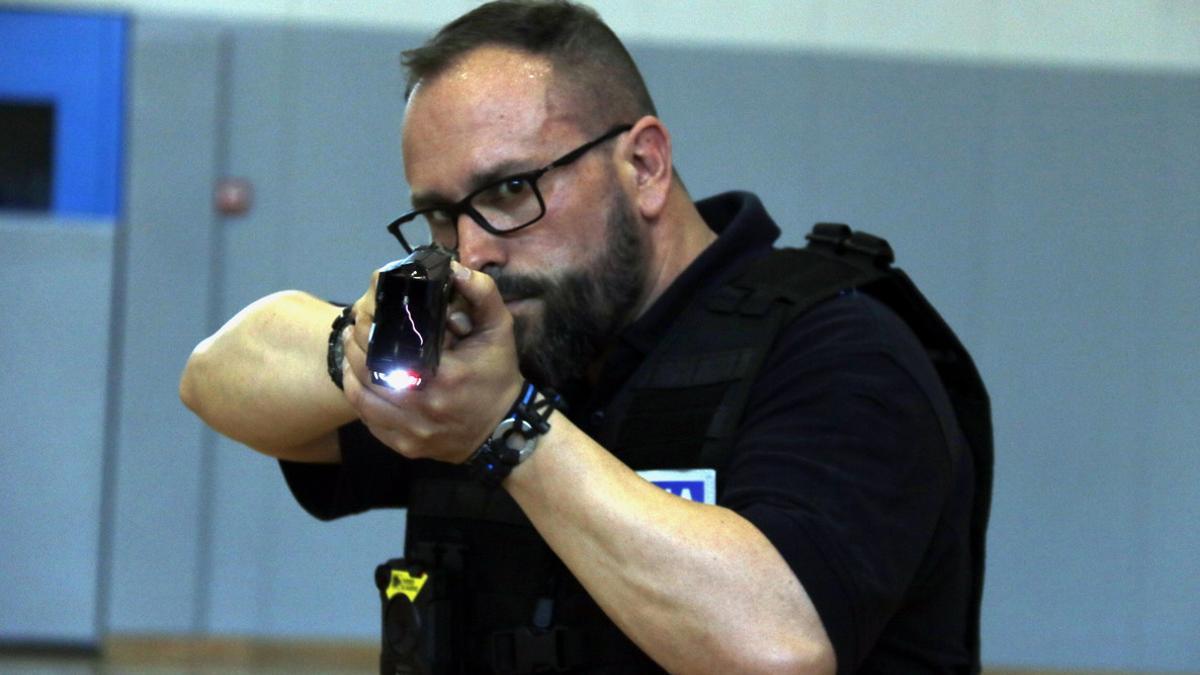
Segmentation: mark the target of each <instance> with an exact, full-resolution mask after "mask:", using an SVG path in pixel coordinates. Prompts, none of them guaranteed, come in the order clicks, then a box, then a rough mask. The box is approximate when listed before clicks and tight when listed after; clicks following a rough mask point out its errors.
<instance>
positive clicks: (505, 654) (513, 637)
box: [491, 627, 567, 674]
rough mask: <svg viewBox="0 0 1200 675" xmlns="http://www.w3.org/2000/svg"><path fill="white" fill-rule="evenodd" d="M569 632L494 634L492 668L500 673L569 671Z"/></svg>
mask: <svg viewBox="0 0 1200 675" xmlns="http://www.w3.org/2000/svg"><path fill="white" fill-rule="evenodd" d="M566 641H567V629H565V628H562V627H554V628H551V629H549V630H539V631H534V630H532V629H530V628H528V627H521V628H517V629H514V630H502V631H496V632H495V633H492V654H491V656H492V668H493V669H495V671H496V672H497V673H514V674H515V673H533V672H545V671H546V670H551V671H555V672H562V671H564V670H566V669H567V658H566Z"/></svg>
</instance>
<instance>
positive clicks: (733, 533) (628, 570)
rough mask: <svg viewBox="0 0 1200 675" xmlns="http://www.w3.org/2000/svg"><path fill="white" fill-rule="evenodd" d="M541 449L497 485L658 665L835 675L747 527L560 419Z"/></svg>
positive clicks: (814, 622)
mask: <svg viewBox="0 0 1200 675" xmlns="http://www.w3.org/2000/svg"><path fill="white" fill-rule="evenodd" d="M554 427H557V428H554ZM543 442H544V447H543V446H542V445H539V447H538V450H537V452H535V453H534V455H533V457H531V458H530V460H529V461H528V462H526V463H524V464H522V465H521V466H518V467H517V468H516V469H515V470H514V471H513V473H512V475H511V476H510V477H509V478H508V479H507V481H506V482H505V487H506V488H507V489H508V490H509V492H510V493H511V494H512V495H513V497H514V498H515V499H516V501H517V503H518V504H520V505H521V507H522V508H523V509H524V510H525V512H526V514H527V515H528V516H529V517H530V520H531V521H532V522H533V524H534V526H535V527H537V529H538V531H539V532H540V533H541V534H542V536H543V537H544V538H545V539H546V541H547V543H549V544H550V546H551V548H553V549H554V551H555V552H556V553H557V554H558V555H559V557H561V558H562V559H563V561H564V562H565V563H566V564H567V566H568V567H569V568H570V569H571V571H572V573H573V574H575V576H576V577H577V578H579V580H580V581H581V582H582V583H583V585H584V587H585V588H587V590H588V592H589V593H590V594H591V595H592V597H593V598H594V599H595V600H596V601H597V602H598V603H599V604H600V606H601V607H602V608H603V609H604V611H605V612H606V613H607V614H608V615H609V617H610V618H612V619H613V621H614V622H616V624H617V625H618V626H619V627H620V628H621V630H623V631H624V632H625V633H626V634H627V635H629V636H630V638H632V639H633V640H634V641H635V642H636V643H638V645H639V646H640V647H641V648H642V649H643V650H645V651H646V652H647V653H648V654H649V655H650V656H651V657H653V658H654V659H655V660H656V661H658V662H659V664H660V665H663V666H664V667H666V668H667V669H668V670H671V671H672V672H739V673H750V672H770V673H782V672H788V673H792V672H805V673H826V672H833V670H834V666H835V661H834V654H833V651H832V647H831V645H830V644H829V639H828V637H827V636H826V634H825V629H824V627H823V625H822V623H821V620H820V618H819V616H818V615H817V613H816V610H815V608H814V607H813V605H812V602H811V600H810V599H809V597H808V595H807V593H806V592H805V591H804V588H803V587H802V586H801V584H800V582H799V581H798V580H797V579H796V577H795V575H794V574H793V573H792V571H791V569H790V568H789V567H788V565H787V563H786V562H785V561H784V560H783V558H782V557H781V556H780V555H779V553H778V552H777V551H776V550H775V548H774V547H773V546H772V545H771V543H770V542H769V541H768V540H767V539H766V537H765V536H763V535H762V533H761V532H759V531H758V529H757V528H755V527H754V526H753V525H751V524H750V523H749V522H748V521H746V520H745V519H744V518H742V517H741V516H739V515H738V514H736V513H734V512H732V511H730V510H728V509H724V508H721V507H716V506H706V505H701V504H695V503H692V502H689V501H687V500H683V499H681V498H679V497H675V496H673V495H670V494H669V493H667V492H665V491H663V490H661V489H659V488H657V487H654V486H653V485H651V484H650V483H647V482H646V481H644V480H642V479H641V478H639V477H638V476H637V475H636V474H634V473H633V472H632V471H631V470H629V469H628V467H625V466H624V465H623V464H621V463H620V462H619V461H617V460H616V458H614V457H612V455H610V454H609V453H608V452H607V451H605V450H604V449H603V448H601V447H599V446H598V445H596V444H595V443H594V441H592V440H591V439H590V438H587V436H586V435H584V434H583V433H582V432H580V431H579V430H578V429H576V428H574V427H573V426H571V425H570V423H569V422H568V421H567V420H566V419H565V418H564V417H563V416H561V415H559V416H556V417H555V418H554V419H553V426H552V430H551V434H550V435H548V436H547V437H545V438H544V439H543Z"/></svg>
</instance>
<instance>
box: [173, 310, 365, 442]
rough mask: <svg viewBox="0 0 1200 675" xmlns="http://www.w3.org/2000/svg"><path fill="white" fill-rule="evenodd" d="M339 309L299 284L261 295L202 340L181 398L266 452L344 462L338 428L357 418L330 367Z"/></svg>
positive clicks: (190, 363)
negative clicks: (331, 329)
mask: <svg viewBox="0 0 1200 675" xmlns="http://www.w3.org/2000/svg"><path fill="white" fill-rule="evenodd" d="M338 311H339V310H338V308H337V307H334V306H332V305H330V304H329V303H327V302H324V301H323V300H320V299H318V298H315V297H313V296H311V295H308V294H305V293H301V292H298V291H282V292H279V293H275V294H273V295H270V296H267V297H265V298H262V299H261V300H258V301H257V302H255V303H253V304H251V305H250V306H248V307H246V308H245V309H243V310H242V311H241V312H239V313H238V314H237V315H236V316H234V317H233V318H232V319H230V320H229V321H228V322H227V323H226V324H225V325H224V326H222V327H221V328H220V330H218V331H217V332H216V333H214V334H213V335H212V336H211V337H209V338H207V339H205V340H204V341H203V342H201V343H200V344H199V345H197V346H196V349H195V350H193V352H192V354H191V356H190V357H189V358H188V362H187V366H186V367H185V369H184V372H183V377H182V378H181V380H180V383H179V394H180V398H181V399H182V400H183V402H184V403H185V404H186V405H187V406H188V407H189V408H191V409H192V410H193V411H194V412H195V413H196V414H197V415H199V416H200V417H201V419H203V420H204V421H205V422H207V423H208V424H209V425H210V426H212V427H213V428H214V429H216V430H217V431H219V432H220V433H222V434H224V435H226V436H229V437H230V438H232V439H234V440H236V441H239V442H241V443H245V444H246V445H248V446H250V447H252V448H254V449H256V450H258V451H260V452H263V453H266V454H268V455H271V456H274V457H281V458H285V459H293V460H296V461H309V462H334V461H338V460H339V453H338V449H337V439H336V430H337V428H338V427H339V426H341V425H342V424H345V423H346V422H349V421H351V420H353V419H355V417H356V415H355V413H354V409H353V408H351V407H350V405H349V404H348V403H347V402H346V400H345V398H344V397H343V396H342V393H341V392H340V391H339V390H338V389H337V388H336V387H335V386H334V385H333V383H332V382H331V381H330V379H329V374H328V372H327V370H326V366H325V352H326V349H327V345H328V339H329V327H330V324H331V323H332V322H333V319H334V317H336V316H337V313H338Z"/></svg>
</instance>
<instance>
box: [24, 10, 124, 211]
mask: <svg viewBox="0 0 1200 675" xmlns="http://www.w3.org/2000/svg"><path fill="white" fill-rule="evenodd" d="M125 34H126V20H125V18H124V17H122V16H118V15H98V14H58V13H44V12H23V11H12V10H0V99H10V100H16V101H26V102H52V103H53V104H54V106H55V117H56V127H57V131H56V138H55V150H54V178H53V181H54V183H53V184H54V194H53V199H52V208H51V211H52V213H53V214H55V215H61V216H83V217H96V218H107V219H111V218H115V217H116V216H117V215H118V213H119V211H120V193H121V180H120V177H121V168H122V167H121V129H122V121H123V119H122V118H123V114H124V113H123V110H124V90H123V82H124V61H125Z"/></svg>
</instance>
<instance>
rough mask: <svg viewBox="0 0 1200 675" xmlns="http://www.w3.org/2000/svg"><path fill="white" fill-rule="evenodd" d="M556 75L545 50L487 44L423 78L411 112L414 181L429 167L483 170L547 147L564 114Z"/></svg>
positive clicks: (408, 162)
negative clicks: (557, 100) (553, 92)
mask: <svg viewBox="0 0 1200 675" xmlns="http://www.w3.org/2000/svg"><path fill="white" fill-rule="evenodd" d="M552 76H553V67H552V66H551V64H550V62H549V61H548V60H546V59H544V58H542V57H537V56H533V55H530V54H527V53H523V52H519V51H516V50H512V49H504V48H496V47H484V48H480V49H476V50H474V51H472V52H469V53H468V54H466V55H465V56H463V57H460V58H459V59H458V60H457V61H456V62H454V63H453V64H451V65H450V66H449V67H448V68H447V69H446V70H444V71H443V72H441V73H439V74H438V75H436V76H434V77H433V78H432V79H430V80H428V81H424V80H423V81H421V82H419V83H418V84H417V86H416V87H415V88H414V89H413V91H412V95H411V96H410V97H409V101H408V106H407V109H406V112H405V118H404V129H403V146H404V164H405V171H406V173H407V174H408V179H409V183H410V184H413V187H414V188H417V187H418V185H417V183H424V182H428V179H427V174H428V173H429V172H433V173H434V174H435V175H438V176H441V177H446V176H447V174H449V173H454V172H455V171H459V170H465V169H467V168H468V167H466V166H464V165H471V166H470V167H469V168H470V170H479V169H483V168H487V167H486V166H485V165H487V164H488V163H498V162H506V161H513V160H515V159H518V158H520V157H522V156H525V157H528V156H529V152H530V151H531V150H535V149H537V148H538V147H541V146H543V145H544V141H545V139H546V136H547V135H548V134H549V133H551V131H552V129H553V127H556V126H558V123H559V122H561V121H562V120H561V118H562V117H563V115H562V112H563V111H561V110H556V108H558V107H560V106H556V105H555V104H554V103H553V101H552V99H553V98H554V97H552V96H550V95H549V93H550V87H551V82H552ZM522 153H524V155H522ZM531 159H532V157H531Z"/></svg>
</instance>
